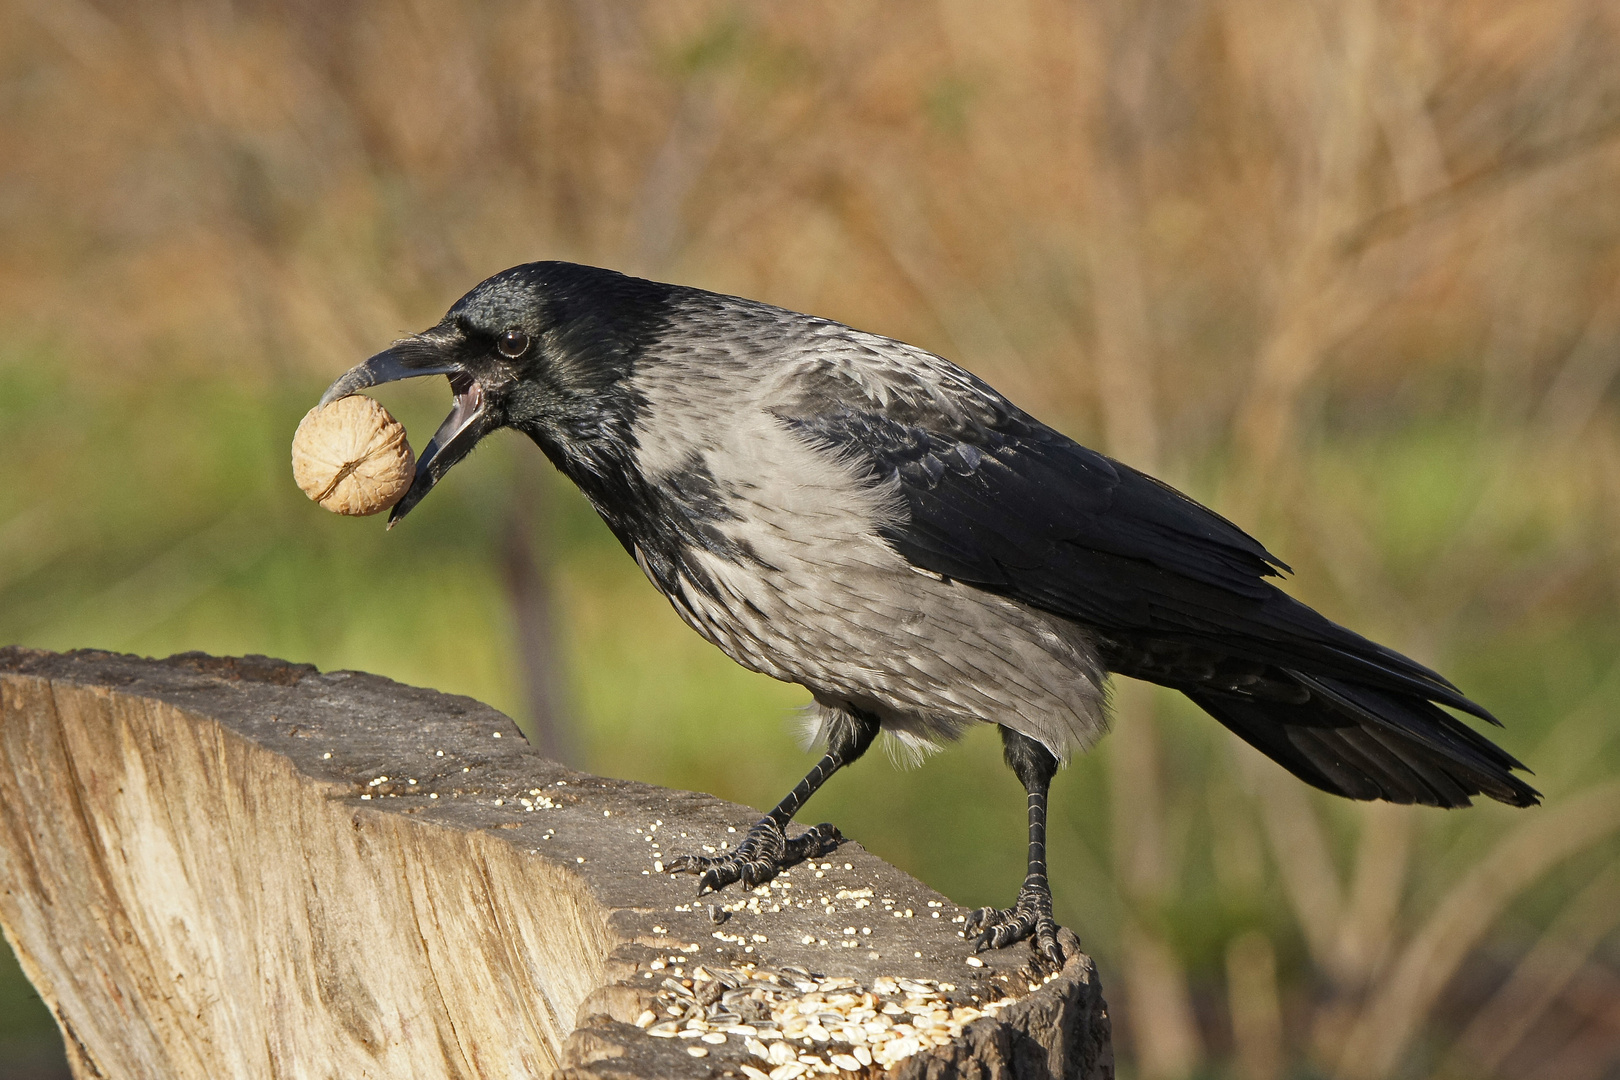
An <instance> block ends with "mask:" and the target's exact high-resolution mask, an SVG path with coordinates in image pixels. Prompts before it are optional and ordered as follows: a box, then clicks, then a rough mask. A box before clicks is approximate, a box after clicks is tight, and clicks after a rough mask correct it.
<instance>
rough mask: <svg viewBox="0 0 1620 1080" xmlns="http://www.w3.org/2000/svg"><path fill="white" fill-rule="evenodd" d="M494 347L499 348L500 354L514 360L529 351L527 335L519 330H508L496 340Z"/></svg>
mask: <svg viewBox="0 0 1620 1080" xmlns="http://www.w3.org/2000/svg"><path fill="white" fill-rule="evenodd" d="M495 347H496V348H497V349H499V350H501V355H502V356H508V357H511V358H512V359H513V360H516V359H517V358H518V357H520V356H522V355H523V354H524V353H526V352H528V351H529V335H528V334H525V333H524V332H523V331H521V330H508V331H507V332H506V333H504V334H502V335H501V336H500V338H499V339H497V340H496V342H495Z"/></svg>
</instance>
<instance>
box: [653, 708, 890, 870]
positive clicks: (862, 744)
mask: <svg viewBox="0 0 1620 1080" xmlns="http://www.w3.org/2000/svg"><path fill="white" fill-rule="evenodd" d="M877 733H878V720H877V717H875V716H872V715H870V714H868V713H863V712H858V711H856V710H854V709H850V710H847V711H840V712H838V713H836V714H834V715H833V717H832V718H831V720H830V721H829V723H828V725H827V752H826V753H825V754H823V755H822V756H821V760H820V761H818V762H816V767H815V768H813V769H811V770H810V772H809V773H808V774H806V776H805V778H804V779H803V780H800V781H799V783H798V784H797V785H796V786H795V787H794V789H793V790H792V791H790V792H788V793H787V797H786V798H784V799H783V800H782V801H781V802H779V803H777V804H776V806H775V808H773V809H772V810H771V812H770V813H768V814H766V815H765V816H764V817H762V818H760V819H759V820H758V821H757V822H755V823H754V827H753V828H751V829H749V830H748V835H747V836H746V837H745V838H744V839H743V842H742V843H740V844H738V845H737V846H736V847H735V848H733V849H732V850H730V851H728V852H726V853H725V854H724V855H717V856H714V857H708V856H703V855H682V856H680V857H679V858H677V859H675V860H674V861H673V862H671V863H670V864H669V869H670V870H672V871H675V872H677V873H685V874H701V875H703V876H702V877H701V878H700V879H699V881H698V895H699V896H702V895H703V894H704V893H708V892H718V891H719V890H721V889H723V888H725V887H726V886H727V885H730V884H731V883H732V882H734V881H741V882H742V883H743V884H744V885H745V886H747V887H748V888H750V889H752V888H755V887H756V886H759V885H763V884H765V883H766V882H767V881H769V880H771V879H772V878H774V877H775V876H776V875H777V874H778V873H780V872H781V871H782V870H783V869H784V868H786V867H789V866H792V865H793V864H794V863H797V862H801V861H803V860H805V859H813V858H816V857H818V856H820V855H825V854H827V853H828V852H829V851H832V850H833V849H835V848H836V847H838V845H839V844H841V843H843V842H844V837H843V834H842V833H840V832H839V831H838V829H837V828H836V827H834V826H833V825H831V824H830V823H828V822H825V821H824V822H822V823H821V824H820V825H817V826H815V827H814V828H812V829H808V830H806V831H805V832H803V833H801V834H800V835H798V836H795V837H793V838H791V839H789V838H788V834H787V826H788V822H790V821H792V820H793V815H794V814H796V813H798V812H799V809H800V808H801V807H802V806H804V804H805V803H806V802H808V801H809V799H810V796H812V795H814V794H815V793H816V790H817V789H818V788H820V787H821V785H822V784H825V783H826V782H827V778H828V777H830V776H832V774H833V773H835V772H837V771H838V770H839V769H841V768H843V767H844V766H845V765H848V764H850V763H851V762H853V761H855V760H856V759H857V758H859V757H860V756H861V755H862V754H864V753H866V749H867V747H869V746H871V745H872V740H873V739H874V738H875V737H876V736H877Z"/></svg>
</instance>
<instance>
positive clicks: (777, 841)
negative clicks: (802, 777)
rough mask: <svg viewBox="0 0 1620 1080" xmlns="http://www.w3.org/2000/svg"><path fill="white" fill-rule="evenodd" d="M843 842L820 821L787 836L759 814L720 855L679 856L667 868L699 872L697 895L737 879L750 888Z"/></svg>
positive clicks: (770, 819)
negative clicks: (730, 847)
mask: <svg viewBox="0 0 1620 1080" xmlns="http://www.w3.org/2000/svg"><path fill="white" fill-rule="evenodd" d="M843 842H844V836H843V834H842V833H840V832H839V831H838V829H837V828H836V827H835V826H833V825H831V824H829V823H828V822H825V821H824V822H822V823H821V824H820V825H817V826H815V827H814V828H812V829H807V830H805V831H804V832H803V833H802V834H800V835H798V836H795V837H793V838H792V839H789V838H788V836H787V834H786V832H784V831H783V829H782V827H781V826H780V825H778V824H777V823H776V821H775V820H774V819H773V818H770V817H763V818H761V819H760V820H759V821H757V822H755V824H754V827H753V828H751V829H749V830H748V835H747V836H746V837H745V838H744V839H743V842H742V843H740V844H738V845H737V846H736V847H735V848H733V849H732V850H731V851H729V852H727V853H726V854H724V855H715V856H708V855H681V856H679V857H677V858H675V859H673V860H671V861H670V863H669V864H668V869H669V870H670V872H672V873H677V874H699V875H701V876H700V877H699V878H698V893H697V894H698V896H700V897H702V896H707V895H708V894H709V893H715V892H719V891H720V890H721V889H723V888H725V887H726V886H727V885H730V884H732V883H734V882H737V881H741V882H742V883H743V885H744V886H745V887H747V888H750V889H755V888H758V887H759V886H761V885H763V884H765V883H766V882H767V881H770V880H771V879H772V878H774V877H775V876H776V875H777V874H779V873H781V872H782V870H784V869H785V868H787V867H789V866H792V865H793V864H794V863H798V862H802V861H804V860H805V859H813V858H816V857H817V856H820V855H825V854H827V853H828V852H830V851H832V850H833V849H835V848H836V847H838V845H839V844H842V843H843Z"/></svg>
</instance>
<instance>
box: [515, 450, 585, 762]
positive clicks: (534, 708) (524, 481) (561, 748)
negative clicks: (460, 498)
mask: <svg viewBox="0 0 1620 1080" xmlns="http://www.w3.org/2000/svg"><path fill="white" fill-rule="evenodd" d="M533 456H534V455H533V454H526V455H524V457H525V458H526V459H527V458H532V457H533ZM518 473H519V475H518V478H517V482H516V483H514V484H513V485H512V491H511V493H510V497H509V502H508V507H509V509H508V511H507V517H506V540H505V545H504V550H503V555H502V563H503V565H502V570H503V572H504V574H503V576H504V580H505V583H506V595H507V598H508V602H509V603H510V605H511V610H512V621H513V623H514V624H515V628H516V631H517V653H518V666H519V670H520V671H521V672H522V678H523V700H524V704H525V705H526V706H527V710H526V711H527V714H528V715H527V720H528V723H527V724H526V725H524V726H526V727H527V729H528V730H526V731H525V732H524V734H525V735H527V736H528V737H529V741H530V742H531V743H533V744H534V748H535V749H536V750H538V751H539V752H540V753H541V754H543V755H544V756H546V757H548V758H550V759H551V760H552V761H556V762H561V763H563V764H570V763H576V762H577V761H578V756H577V748H576V747H575V745H574V743H575V740H574V733H573V730H572V727H571V724H570V723H569V719H568V714H567V711H566V708H565V706H564V694H563V678H564V672H565V670H566V668H565V665H564V663H563V659H562V656H561V650H560V649H559V648H558V646H557V635H556V626H557V612H556V604H555V601H554V598H553V590H552V585H551V561H552V560H551V559H550V558H549V554H550V544H549V543H546V542H545V540H544V539H543V538H544V537H546V536H547V535H548V534H549V528H548V527H547V526H542V527H541V528H539V529H536V528H535V520H536V518H540V519H541V520H548V519H549V516H550V515H549V514H548V513H547V510H548V504H549V503H550V501H551V500H550V498H549V497H548V496H549V492H550V488H549V487H548V486H547V485H546V484H545V483H543V482H542V481H541V480H540V478H539V477H538V476H536V475H535V470H534V468H533V467H522V466H520V468H519V470H518ZM537 553H538V554H537Z"/></svg>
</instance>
